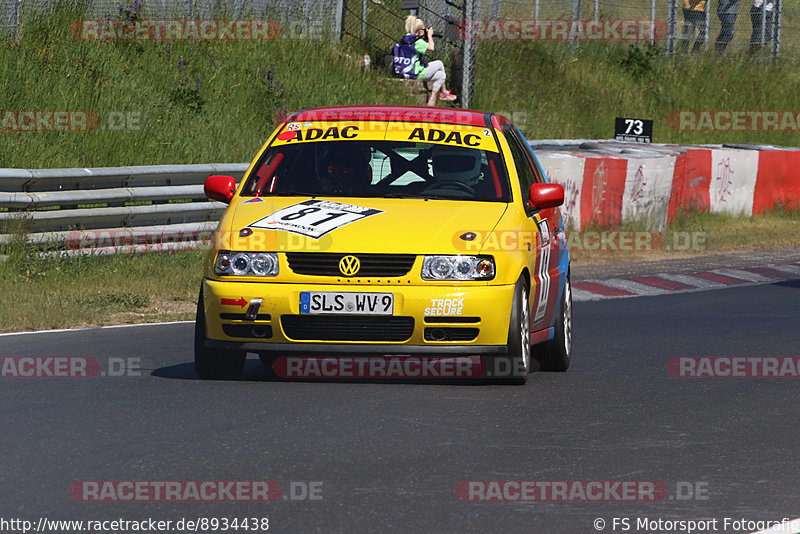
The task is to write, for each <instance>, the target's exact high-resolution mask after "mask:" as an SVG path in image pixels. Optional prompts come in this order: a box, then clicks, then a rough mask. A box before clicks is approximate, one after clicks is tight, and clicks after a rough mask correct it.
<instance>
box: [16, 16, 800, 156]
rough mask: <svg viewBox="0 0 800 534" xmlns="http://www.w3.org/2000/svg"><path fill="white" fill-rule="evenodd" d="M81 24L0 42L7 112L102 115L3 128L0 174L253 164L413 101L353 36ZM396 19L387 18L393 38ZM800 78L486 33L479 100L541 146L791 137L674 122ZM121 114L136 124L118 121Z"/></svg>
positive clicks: (731, 63) (795, 98)
mask: <svg viewBox="0 0 800 534" xmlns="http://www.w3.org/2000/svg"><path fill="white" fill-rule="evenodd" d="M79 18H81V15H80V12H79V11H71V10H69V9H60V10H57V11H56V12H55V13H53V14H51V15H49V16H44V17H40V18H30V19H29V20H27V21H26V23H25V25H24V27H23V31H22V35H21V39H20V41H19V43H15V42H13V41H11V42H6V43H0V94H2V95H3V99H2V109H3V110H5V111H8V110H11V111H22V110H45V111H54V110H71V111H92V112H96V113H97V114H98V116H99V120H100V124H99V127H98V128H97V129H95V130H93V131H88V132H47V133H31V132H0V143H2V147H3V149H2V150H0V167H18V168H58V167H94V166H119V165H142V164H181V163H210V162H246V161H250V160H251V159H252V157H253V156H254V154H255V152H256V151H257V150H258V148H259V147H260V146H261V145H262V144H263V142H264V141H265V140H266V138H267V136H268V135H269V133H270V132H271V130H272V129H273V127H274V124H275V120H276V118H277V117H278V116H280V115H281V112H285V111H286V110H297V109H303V108H307V107H311V106H323V105H344V104H415V103H416V98H415V97H414V96H413V95H409V94H407V93H405V92H404V91H403V90H401V89H398V86H399V84H396V83H390V82H389V81H388V80H387V78H386V74H385V71H384V70H383V69H382V68H380V66H379V63H380V61H379V58H378V57H375V56H376V55H377V54H378V53H379V52H380V50H378V49H373V64H374V66H375V68H374V69H372V70H370V71H369V72H365V71H364V69H363V67H362V65H361V60H362V58H363V51H364V48H365V45H364V44H363V43H360V42H359V41H358V40H357V39H354V38H352V37H349V36H348V37H346V38H345V40H344V42H343V43H341V44H339V45H334V44H332V43H329V42H327V41H304V40H292V39H279V40H275V41H268V42H231V41H221V42H220V41H207V42H198V43H192V42H189V41H182V42H174V43H172V44H171V45H170V44H168V43H164V42H159V43H155V42H150V41H145V42H133V43H130V42H94V41H80V40H76V39H74V38H73V37H71V35H70V33H69V27H70V23H71V22H73V21H74V20H77V19H79ZM397 24H399V21H397V20H389V21H387V23H386V25H387V26H388V27H387V32H390V33H396V32H397V31H398V28H396V27H395V25H397ZM384 40H385V39H384ZM381 43H383V41H381ZM370 46H372V47H374V45H370ZM386 46H387V50H386V51H387V52H388V47H389V45H386ZM643 50H644V51H643ZM181 58H183V63H182V66H180V68H179V63H180V60H181ZM433 58H439V59H444V60H445V61H446V62H447V60H448V58H447V57H446V54H445V53H444V52H437V53H435V54H434V57H433ZM433 58H432V59H433ZM198 79H199V91H198V90H197V88H198ZM798 85H800V70H799V69H797V68H796V65H795V63H793V62H790V61H779V62H776V63H773V62H769V61H761V60H759V61H754V60H751V59H750V57H749V56H746V55H745V56H737V55H736V54H735V53H728V54H726V55H725V59H718V58H716V57H714V56H713V55H709V56H697V57H695V56H692V57H686V56H681V57H673V58H669V57H664V56H661V55H656V56H651V55H649V54H647V53H646V49H639V48H630V46H629V45H628V44H623V43H611V44H604V43H584V44H582V45H581V46H579V47H577V48H573V47H571V46H570V45H568V44H565V43H557V42H527V43H520V42H510V43H496V42H482V43H480V46H479V54H478V61H477V71H476V86H475V98H474V101H473V107H475V108H477V109H485V110H493V111H502V112H505V113H507V114H509V115H511V116H512V117H513V118H514V119H516V120H517V121H518V122H520V123H521V124H520V125H521V127H522V130H523V131H524V132H525V134H526V135H527V136H528V137H529V138H532V139H543V138H609V137H612V136H613V128H614V117H616V116H635V117H637V118H650V119H653V120H654V121H655V127H654V140H655V141H656V142H668V143H727V142H760V143H768V144H778V145H784V146H795V145H797V144H798V143H797V133H791V132H782V133H780V132H722V133H720V132H717V133H702V132H701V133H685V132H684V133H681V132H676V131H672V130H670V129H669V128H668V127H667V122H666V120H667V116H668V115H669V113H670V112H672V111H680V110H798V109H800V92H798V91H796V90H795V88H796V87H797V86H798ZM120 113H121V114H122V115H120ZM113 114H116V115H113ZM119 117H126V120H127V119H128V118H130V119H131V121H132V122H131V126H132V127H135V128H138V129H129V130H116V129H114V128H115V127H116V126H115V124H114V121H116V120H118V119H119ZM109 128H111V129H109ZM0 130H2V128H0Z"/></svg>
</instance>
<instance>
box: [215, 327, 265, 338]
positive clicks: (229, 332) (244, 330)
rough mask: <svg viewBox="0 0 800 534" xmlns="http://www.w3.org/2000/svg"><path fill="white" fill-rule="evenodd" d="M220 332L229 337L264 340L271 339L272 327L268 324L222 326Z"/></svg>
mask: <svg viewBox="0 0 800 534" xmlns="http://www.w3.org/2000/svg"><path fill="white" fill-rule="evenodd" d="M222 331H223V332H225V335H226V336H230V337H251V338H256V339H264V338H270V337H272V327H271V326H270V325H268V324H260V325H252V324H224V325H222Z"/></svg>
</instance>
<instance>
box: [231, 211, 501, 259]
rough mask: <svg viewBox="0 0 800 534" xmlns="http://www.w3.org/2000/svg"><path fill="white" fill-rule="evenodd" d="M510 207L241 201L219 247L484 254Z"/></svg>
mask: <svg viewBox="0 0 800 534" xmlns="http://www.w3.org/2000/svg"><path fill="white" fill-rule="evenodd" d="M507 207H508V204H506V203H503V202H475V201H456V200H433V199H431V200H425V199H413V198H404V199H387V198H343V197H336V198H333V197H331V198H320V197H314V198H312V197H262V198H258V199H253V198H247V197H245V198H239V197H237V198H235V199H234V201H233V204H232V205H231V206H230V208H229V209H228V211H227V212H226V214H225V216H224V218H223V220H222V221H221V223H220V227H219V230H220V231H219V235H218V243H217V246H218V248H219V249H227V250H264V251H278V252H299V251H304V252H341V253H346V252H361V253H369V252H374V253H406V254H459V253H462V254H463V253H465V252H469V251H474V252H477V251H479V250H480V248H481V245H482V240H483V239H485V237H486V236H487V235H488V234H489V232H490V231H491V230H492V229H494V227H495V226H496V225H497V223H498V221H499V220H500V218H501V217H502V216H503V214H504V213H505V211H506V209H507ZM250 232H252V234H250V235H247V234H248V233H250ZM469 233H473V234H475V235H474V236H472V235H467V236H465V237H466V238H467V239H469V238H472V240H471V241H467V240H465V239H464V238H463V237H460V236H464V235H465V234H469ZM302 234H306V235H302Z"/></svg>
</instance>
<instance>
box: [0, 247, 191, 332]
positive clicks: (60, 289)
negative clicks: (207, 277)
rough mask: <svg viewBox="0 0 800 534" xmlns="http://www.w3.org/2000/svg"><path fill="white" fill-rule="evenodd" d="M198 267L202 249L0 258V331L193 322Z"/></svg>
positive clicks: (27, 255)
mask: <svg viewBox="0 0 800 534" xmlns="http://www.w3.org/2000/svg"><path fill="white" fill-rule="evenodd" d="M3 252H4V251H3V250H2V247H0V254H1V253H3ZM5 252H7V251H5ZM202 270H203V253H201V252H175V253H162V254H135V255H131V254H119V255H116V256H103V257H71V258H61V259H57V258H53V257H49V258H44V259H42V258H39V257H38V256H36V255H35V254H34V253H33V251H32V250H29V251H28V253H27V254H24V255H19V254H18V255H17V256H16V257H15V258H14V259H13V260H9V261H7V262H0V302H2V303H3V305H2V306H0V332H14V331H27V330H47V329H53V328H69V327H80V326H90V325H108V324H123V323H141V322H154V321H172V320H188V319H193V318H194V311H195V303H196V301H197V292H198V290H199V288H200V279H201V277H202Z"/></svg>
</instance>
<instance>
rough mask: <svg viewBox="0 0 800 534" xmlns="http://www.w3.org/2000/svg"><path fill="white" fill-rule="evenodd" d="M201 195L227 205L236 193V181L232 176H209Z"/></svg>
mask: <svg viewBox="0 0 800 534" xmlns="http://www.w3.org/2000/svg"><path fill="white" fill-rule="evenodd" d="M203 193H205V195H206V196H207V197H208V198H210V199H211V200H219V201H220V202H224V203H225V204H228V203H229V202H230V201H231V199H232V198H233V195H234V194H235V193H236V180H235V179H234V178H233V176H219V175H214V176H209V177H208V178H206V183H205V186H203Z"/></svg>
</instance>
